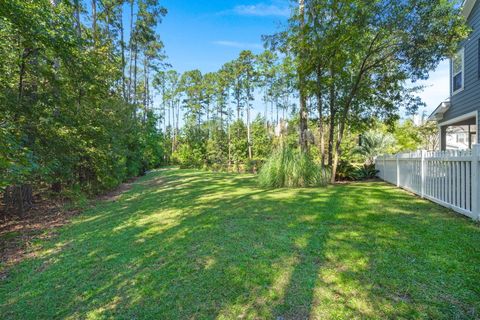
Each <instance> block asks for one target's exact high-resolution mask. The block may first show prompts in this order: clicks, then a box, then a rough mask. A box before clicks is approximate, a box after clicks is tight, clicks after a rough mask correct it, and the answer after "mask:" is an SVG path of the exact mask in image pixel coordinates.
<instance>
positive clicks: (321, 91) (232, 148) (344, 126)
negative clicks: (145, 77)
mask: <svg viewBox="0 0 480 320" xmlns="http://www.w3.org/2000/svg"><path fill="white" fill-rule="evenodd" d="M292 9H293V10H292V15H291V17H290V19H289V23H288V26H287V27H286V28H285V29H284V30H282V31H280V32H278V33H277V34H275V35H271V36H265V37H264V43H265V47H266V48H267V49H268V50H266V51H265V52H264V53H262V54H260V55H253V54H252V53H251V52H249V51H244V52H242V53H241V54H240V56H239V57H238V59H236V60H234V61H231V62H229V63H226V64H225V65H224V66H222V68H221V69H220V70H218V71H217V72H214V73H208V74H204V75H202V74H201V73H200V71H198V70H193V71H189V72H186V73H184V74H182V75H179V74H177V73H176V72H175V71H169V72H166V73H160V74H159V75H158V77H157V78H156V79H155V81H156V84H157V85H158V88H159V91H160V93H161V96H162V97H163V99H162V104H161V106H162V110H163V111H162V112H163V113H164V118H165V119H170V118H171V121H170V120H168V122H166V123H164V125H165V128H164V129H165V130H164V131H165V132H166V133H167V135H168V136H169V137H168V139H167V140H166V141H170V145H169V148H165V150H171V152H170V154H169V155H168V158H169V159H170V160H171V161H174V162H179V163H180V164H183V165H186V166H196V167H199V166H204V165H206V166H210V165H211V164H212V163H218V164H223V165H226V166H227V167H228V168H230V167H231V166H232V164H233V165H234V166H237V167H238V164H241V163H242V162H243V163H247V162H249V163H250V162H252V161H253V162H257V160H262V158H263V157H264V155H265V154H269V152H270V151H271V149H272V148H274V147H275V145H276V144H277V145H278V144H281V143H283V142H282V141H283V139H281V138H279V137H284V138H285V137H286V135H280V132H281V131H282V128H284V127H288V128H289V129H290V130H291V132H290V135H289V140H288V142H287V144H288V145H289V146H291V147H293V148H297V149H300V150H301V152H303V153H305V154H309V155H310V156H312V157H314V158H316V160H317V161H318V162H319V163H320V164H321V166H324V167H329V168H331V169H332V171H333V174H332V179H335V176H336V171H337V168H338V166H339V164H340V163H341V161H342V159H345V157H348V156H349V154H348V152H346V151H348V150H349V149H352V148H353V147H352V146H351V142H352V140H355V139H356V138H357V137H358V135H360V134H361V133H362V132H364V131H366V130H369V129H372V128H374V127H375V126H377V127H381V126H380V125H379V123H381V122H382V123H384V124H386V125H387V126H388V127H390V130H393V127H394V125H395V123H397V122H398V119H399V117H400V114H401V113H402V112H403V113H405V114H414V113H415V112H416V111H417V110H418V108H419V106H422V105H423V102H422V101H421V100H420V99H419V98H418V96H417V92H418V91H419V90H421V89H422V88H421V87H420V86H415V85H412V84H410V82H413V83H415V81H417V80H419V79H425V78H427V77H428V73H429V72H430V71H432V70H434V69H435V67H436V66H437V65H438V63H439V61H441V60H442V59H444V58H446V57H448V56H450V55H451V54H452V53H453V52H455V51H456V48H457V44H458V42H459V41H460V40H461V39H462V38H463V37H464V36H465V35H466V34H467V28H466V26H465V21H464V19H463V18H462V16H461V14H460V7H459V6H457V5H456V4H455V2H454V1H440V0H438V1H431V0H423V1H413V0H412V1H367V2H365V1H358V0H341V1H324V0H308V1H307V0H299V1H298V3H297V4H296V5H295V6H294V7H293V8H292ZM260 97H261V98H262V100H263V101H262V103H263V107H264V108H265V111H264V112H262V114H261V118H259V119H258V121H257V122H258V123H263V124H264V128H265V129H264V130H263V132H262V135H261V136H262V138H258V139H257V140H261V141H266V142H268V141H269V142H270V143H267V144H266V145H268V146H269V148H266V152H264V153H262V152H259V151H255V148H256V147H257V148H258V147H260V145H261V143H258V142H256V141H255V139H254V138H252V135H253V133H252V128H251V122H252V110H253V106H252V101H253V100H254V99H255V98H260ZM179 110H180V111H182V110H183V111H184V112H185V114H184V116H183V117H182V119H184V121H185V123H184V126H183V127H181V128H179V126H178V120H179ZM272 110H273V112H272ZM257 111H258V110H257ZM284 111H285V115H283V112H284ZM279 114H281V115H280V116H279ZM281 120H282V121H281ZM277 127H278V128H277ZM292 130H293V132H292ZM355 135H357V137H355ZM294 136H295V138H294V139H291V138H292V137H294ZM262 139H263V140H262ZM356 140H357V142H358V139H356ZM264 145H265V144H264ZM170 147H171V148H170ZM213 155H215V156H213ZM248 167H250V165H249V166H248Z"/></svg>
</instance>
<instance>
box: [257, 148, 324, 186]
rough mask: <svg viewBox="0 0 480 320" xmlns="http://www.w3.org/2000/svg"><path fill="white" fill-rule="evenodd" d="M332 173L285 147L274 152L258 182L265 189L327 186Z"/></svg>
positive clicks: (309, 158) (303, 155) (304, 155)
mask: <svg viewBox="0 0 480 320" xmlns="http://www.w3.org/2000/svg"><path fill="white" fill-rule="evenodd" d="M330 176H331V172H330V170H329V169H326V168H322V166H320V165H319V164H317V163H315V161H313V159H312V158H311V157H310V155H308V154H306V153H303V152H300V151H296V150H293V149H292V148H290V147H287V146H284V147H281V148H279V149H277V150H276V151H274V152H273V154H272V156H271V157H270V158H269V159H267V161H266V162H265V164H264V165H263V166H262V168H261V170H260V173H259V175H258V182H259V184H260V185H261V186H262V187H265V188H282V187H289V188H294V187H315V186H325V185H327V184H328V181H330Z"/></svg>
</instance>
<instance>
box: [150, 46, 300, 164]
mask: <svg viewBox="0 0 480 320" xmlns="http://www.w3.org/2000/svg"><path fill="white" fill-rule="evenodd" d="M290 63H291V61H290V60H289V59H279V57H278V56H277V55H276V54H274V53H273V52H271V51H268V50H267V51H265V52H263V53H262V54H259V55H255V54H253V53H252V52H251V51H247V50H246V51H242V52H241V53H240V55H239V57H238V58H237V59H235V60H233V61H230V62H227V63H225V64H224V65H223V66H222V67H221V68H220V70H218V71H217V72H210V73H206V74H202V73H201V72H200V71H199V70H192V71H187V72H184V73H183V74H179V73H178V72H176V71H175V70H168V71H162V72H159V73H157V75H156V77H155V79H154V85H155V87H156V89H157V91H158V93H159V96H160V103H159V105H160V113H161V116H162V117H161V118H162V119H163V123H162V125H163V128H162V130H163V132H165V138H166V139H165V148H164V149H165V152H166V155H167V160H168V161H169V162H170V163H175V164H180V165H182V166H185V167H206V168H214V169H223V170H235V171H241V170H242V171H243V170H245V171H252V170H253V171H255V168H258V167H259V165H260V164H261V163H262V162H263V161H264V160H265V159H266V158H267V157H268V155H269V154H270V153H271V151H272V148H274V146H275V145H277V144H279V143H280V141H281V138H282V137H283V136H285V135H286V134H287V128H288V122H287V121H289V119H288V118H289V115H291V114H292V112H294V111H295V108H296V105H295V103H294V100H295V99H294V94H295V90H294V88H293V86H292V81H293V77H294V73H293V70H292V69H291V65H290ZM259 99H260V100H261V103H260V104H259V103H258V102H259V101H258V100H259ZM255 100H257V101H256V102H257V105H255ZM258 105H260V106H262V107H261V109H263V110H262V111H261V112H259V110H258ZM292 129H293V132H292V130H291V131H290V133H291V134H292V133H295V132H296V130H295V126H293V127H292ZM295 140H296V139H294V141H295Z"/></svg>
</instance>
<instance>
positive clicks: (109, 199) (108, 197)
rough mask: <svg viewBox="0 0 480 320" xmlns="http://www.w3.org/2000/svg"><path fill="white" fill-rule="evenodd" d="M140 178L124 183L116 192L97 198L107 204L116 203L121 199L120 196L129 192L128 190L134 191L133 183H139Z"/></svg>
mask: <svg viewBox="0 0 480 320" xmlns="http://www.w3.org/2000/svg"><path fill="white" fill-rule="evenodd" d="M137 179H138V178H132V179H130V180H128V181H127V182H124V183H122V184H121V185H119V186H118V187H117V188H116V189H115V190H112V191H109V192H107V193H105V194H102V195H100V196H98V197H97V200H99V201H107V202H115V201H117V200H118V198H120V196H121V195H122V194H123V193H124V192H127V191H128V190H130V189H132V186H133V183H134V182H135V181H137Z"/></svg>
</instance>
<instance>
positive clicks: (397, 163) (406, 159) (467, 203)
mask: <svg viewBox="0 0 480 320" xmlns="http://www.w3.org/2000/svg"><path fill="white" fill-rule="evenodd" d="M375 167H376V169H377V170H378V177H379V178H381V179H383V180H384V181H387V182H389V183H392V184H394V185H397V186H398V187H400V188H404V189H407V190H409V191H411V192H414V193H416V194H418V195H420V196H421V197H426V198H428V199H429V200H431V201H434V202H437V203H439V204H441V205H443V206H445V207H449V208H452V209H453V210H455V211H457V212H460V213H462V214H465V215H467V216H470V217H472V218H474V219H478V218H479V214H480V212H479V211H480V199H479V198H480V187H479V183H480V145H475V146H474V148H473V149H472V150H468V151H440V152H437V151H434V152H427V151H423V150H422V151H421V152H415V153H404V154H397V155H384V156H379V157H377V158H376V161H375Z"/></svg>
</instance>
